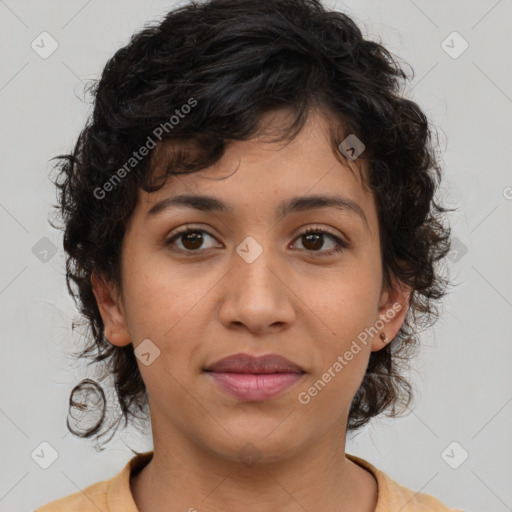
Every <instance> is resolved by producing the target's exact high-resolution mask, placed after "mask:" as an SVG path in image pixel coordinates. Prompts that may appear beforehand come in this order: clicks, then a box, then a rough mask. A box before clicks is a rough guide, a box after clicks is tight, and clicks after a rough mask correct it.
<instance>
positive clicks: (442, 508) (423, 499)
mask: <svg viewBox="0 0 512 512" xmlns="http://www.w3.org/2000/svg"><path fill="white" fill-rule="evenodd" d="M346 456H347V458H348V459H349V460H351V461H352V462H355V463H356V464H359V465H360V466H361V467H363V468H365V469H366V470H368V471H370V473H372V474H373V476H374V477H375V479H376V480H377V485H378V498H377V507H376V509H375V512H393V511H395V510H400V511H401V512H464V511H463V510H460V509H454V508H450V507H448V506H447V505H445V504H443V503H442V502H441V501H439V500H438V499H437V498H435V497H434V496H431V495H430V494H426V493H420V492H416V491H413V490H412V489H409V488H407V487H404V486H403V485H400V484H399V483H397V482H395V481H394V480H393V479H392V478H390V477H389V476H388V475H387V474H386V473H384V472H383V471H380V470H379V469H377V468H376V467H375V466H373V465H372V464H370V463H369V462H368V461H366V460H364V459H361V458H359V457H356V456H355V455H349V454H348V453H347V454H346Z"/></svg>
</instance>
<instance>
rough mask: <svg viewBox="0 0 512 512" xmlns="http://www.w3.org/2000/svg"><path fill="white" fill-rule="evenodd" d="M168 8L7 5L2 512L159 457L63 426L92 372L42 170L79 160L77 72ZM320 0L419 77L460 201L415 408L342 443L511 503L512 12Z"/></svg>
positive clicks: (494, 506)
mask: <svg viewBox="0 0 512 512" xmlns="http://www.w3.org/2000/svg"><path fill="white" fill-rule="evenodd" d="M174 5H176V4H175V3H174V2H172V1H170V0H167V1H165V0H161V1H156V0H151V1H135V0H108V1H101V2H100V1H99V0H89V1H86V0H67V1H63V0H62V1H60V2H59V1H50V0H45V1H41V0H37V1H36V0H30V1H29V0H17V1H16V0H5V1H3V0H2V1H0V42H1V46H0V48H1V65H0V107H1V117H0V130H1V136H0V141H1V146H0V147H1V156H0V180H1V187H0V229H1V248H2V250H1V255H0V258H1V260H0V312H1V342H2V345H1V347H2V357H0V375H1V382H2V386H1V402H0V432H1V437H0V450H1V455H0V460H1V461H2V463H1V465H0V510H1V511H4V512H7V511H9V512H18V511H30V510H33V509H34V508H36V507H37V506H40V505H42V504H44V503H47V502H49V501H51V500H54V499H56V498H59V497H63V496H66V495H68V494H71V493H74V492H77V491H78V490H79V489H83V488H84V487H86V486H88V485H90V484H92V483H95V482H98V481H100V480H103V479H107V478H110V477H112V476H114V475H115V474H117V473H118V472H119V471H120V470H121V469H122V467H123V466H124V464H125V463H126V462H127V461H128V460H129V459H130V458H131V456H132V453H131V452H130V451H129V449H128V447H127V446H131V447H133V448H134V449H137V450H145V449H150V448H151V447H152V444H151V438H150V433H148V435H147V436H145V437H142V436H140V435H138V434H137V433H136V431H134V430H133V429H132V428H130V429H127V430H126V431H125V432H122V433H120V434H119V435H118V436H117V437H116V438H115V439H114V440H113V441H112V442H111V443H110V445H109V448H108V449H107V450H105V451H103V452H97V451H96V450H95V447H94V443H92V442H90V441H84V440H81V439H77V438H74V437H73V436H72V435H71V434H69V433H67V429H66V423H65V422H66V417H67V404H68V397H69V392H70V390H71V389H72V387H73V386H74V385H75V384H77V383H78V381H79V380H80V379H81V378H83V377H85V376H88V375H91V373H90V369H87V368H85V367H84V365H83V363H81V362H75V361H73V360H72V359H70V358H69V357H68V356H67V355H66V351H69V350H70V349H72V348H73V347H78V346H79V345H78V344H79V343H80V338H79V335H78V334H77V333H76V332H75V333H74V334H73V335H72V332H71V321H72V319H73V318H74V316H75V313H76V310H75V306H74V304H73V302H72V300H71V299H70V297H69V296H68V293H67V290H66V286H65V280H64V254H63V250H62V238H61V232H59V231H56V230H54V229H53V228H51V226H50V225H49V224H48V218H49V215H50V214H51V213H52V208H51V204H52V203H53V202H54V201H55V192H54V190H53V188H52V185H51V183H50V181H49V179H48V173H49V171H50V169H51V164H50V163H49V160H50V158H52V157H54V156H56V155H58V154H61V153H66V152H69V151H70V150H71V147H72V144H73V142H74V141H75V138H76V136H77V135H78V133H79V132H80V130H81V129H82V127H83V125H84V122H85V120H86V117H87V115H88V114H89V112H90V105H89V104H88V103H85V102H84V101H83V98H84V94H83V88H84V85H85V84H86V83H87V79H91V78H98V76H99V74H100V72H101V70H102V68H103V66H104V64H105V62H106V61H107V59H108V58H109V57H111V56H112V55H113V53H114V52H115V51H116V50H117V49H118V48H119V47H121V46H124V45H125V44H126V43H127V42H128V40H129V37H130V36H131V34H132V33H133V32H134V31H136V30H137V29H140V28H142V26H143V25H144V24H145V23H146V22H151V21H153V20H155V19H157V18H159V17H161V16H162V15H163V14H164V13H165V12H166V11H167V10H169V9H170V8H172V7H173V6H174ZM327 5H331V6H336V8H337V9H338V10H344V11H345V12H347V13H348V14H349V15H351V16H353V17H354V19H355V20H356V21H357V22H358V23H359V25H360V27H361V29H362V30H363V32H364V33H365V35H366V36H367V37H369V38H371V39H374V40H381V41H382V43H383V44H384V45H385V46H386V47H387V48H388V49H389V50H390V51H392V52H393V53H394V54H396V55H398V56H400V57H401V58H402V59H404V60H405V62H407V63H409V64H410V65H411V66H412V68H413V69H414V72H415V76H414V79H413V80H412V82H411V83H410V84H409V86H408V92H407V94H408V97H410V98H412V99H414V100H415V101H416V102H417V103H419V105H420V106H421V107H422V108H423V110H424V111H425V113H426V114H427V116H428V117H429V118H430V119H431V121H432V122H433V123H434V124H435V125H436V126H437V127H438V130H439V133H440V136H441V144H442V146H443V151H444V154H443V156H444V166H445V176H444V182H443V189H442V193H443V201H444V204H446V205H448V206H450V207H456V208H457V209H458V210H457V212H454V213H452V214H451V215H450V216H449V219H450V224H451V226H452V228H453V236H454V246H453V247H454V251H453V253H451V255H450V261H449V266H450V270H451V276H452V282H453V283H454V284H455V286H454V287H453V288H452V291H451V293H450V294H449V296H448V297H447V298H446V299H445V301H444V306H443V309H442V316H441V319H440V320H439V321H438V323H437V324H436V325H435V327H434V328H432V329H430V330H428V331H426V332H424V333H423V335H422V341H423V348H422V349H421V352H420V354H419V356H418V359H417V360H416V361H415V363H414V368H415V372H414V374H413V375H412V376H411V377H412V378H413V382H414V385H415V388H416V389H417V390H418V393H417V395H416V400H415V403H414V405H413V406H411V408H410V410H409V412H408V414H407V416H405V417H403V418H400V419H397V420H389V419H378V420H375V421H373V422H372V423H371V425H369V426H368V427H367V428H366V429H364V430H363V431H362V432H361V433H360V434H359V435H357V436H355V437H354V438H353V439H349V440H348V445H347V452H349V453H353V454H356V455H358V456H360V457H363V458H366V459H367V460H369V461H370V462H371V463H372V464H374V465H375V466H377V467H378V468H379V469H381V470H383V471H385V472H387V473H388V475H389V476H391V477H392V478H393V479H395V480H396V481H398V482H399V483H401V484H402V485H405V486H407V487H410V488H412V489H414V490H417V491H421V492H425V493H428V494H432V495H434V496H437V497H438V498H439V499H440V500H441V501H443V502H445V503H446V504H447V505H449V506H452V507H457V508H461V509H465V510H467V511H468V512H490V511H491V510H492V511H493V512H506V511H510V510H512V485H511V484H512V465H511V464H510V460H512V441H511V436H510V432H511V420H512V386H511V384H512V382H511V380H512V379H511V372H510V367H511V363H512V338H511V335H510V320H511V312H512V279H511V269H512V266H511V264H510V262H511V255H512V236H511V234H512V215H511V213H512V173H511V164H512V158H511V146H512V127H511V122H510V121H511V113H512V69H511V65H510V62H512V59H511V57H512V55H511V53H512V52H511V50H512V41H511V34H512V23H511V22H512V2H511V1H510V0H500V1H496V0H489V1H487V0H482V1H467V0H465V1H462V0H456V1H455V0H451V1H450V2H446V1H445V0H436V1H429V2H427V1H425V0H414V1H413V0H408V1H407V0H393V1H389V0H388V1H386V2H382V1H378V0H371V1H370V0H365V1H355V0H353V1H347V2H341V1H339V2H337V3H336V4H335V3H334V2H331V3H329V4H327ZM42 32H47V33H48V34H49V35H50V36H51V38H52V39H53V40H55V41H56V44H58V47H57V49H56V50H55V51H54V52H53V53H52V54H51V55H50V56H48V57H47V58H43V57H42V56H41V55H40V53H38V52H36V51H35V50H34V49H33V47H32V46H31V44H32V42H33V41H34V40H36V42H37V41H38V39H37V38H38V37H39V38H40V37H45V38H47V39H46V40H45V41H46V43H45V45H44V46H45V48H46V51H49V50H50V49H51V44H55V43H52V41H51V39H49V38H48V36H47V35H45V36H40V34H41V33H42ZM454 32H456V34H454ZM466 45H467V48H466ZM40 46H42V45H41V44H40ZM464 48H465V50H464ZM41 50H42V49H40V51H41ZM462 50H464V51H463V52H462ZM461 52H462V53H461ZM406 70H407V71H408V68H406ZM52 249H53V250H52ZM45 251H46V252H45ZM41 443H49V445H51V447H53V450H55V452H56V454H57V459H56V460H55V462H54V463H53V464H52V465H51V466H50V467H48V468H47V469H44V468H42V467H40V465H39V464H37V463H36V462H35V460H34V458H35V457H33V453H34V451H35V450H36V451H37V450H38V449H39V450H40V449H41V446H43V447H47V445H46V444H45V445H41ZM466 457H467V458H466ZM465 458H466V459H465ZM464 459H465V460H464ZM463 460H464V461H463ZM461 461H463V462H462V463H461ZM452 466H458V467H457V468H456V469H455V468H454V467H452ZM397 512H398V511H397Z"/></svg>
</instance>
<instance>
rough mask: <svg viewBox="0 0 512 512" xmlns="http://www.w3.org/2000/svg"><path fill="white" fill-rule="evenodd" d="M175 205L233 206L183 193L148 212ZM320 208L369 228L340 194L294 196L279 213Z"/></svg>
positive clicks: (221, 210) (203, 209)
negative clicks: (354, 217)
mask: <svg viewBox="0 0 512 512" xmlns="http://www.w3.org/2000/svg"><path fill="white" fill-rule="evenodd" d="M173 206H178V207H180V206H184V207H187V208H192V209H194V210H199V211H201V212H206V213H212V212H218V213H226V214H232V213H233V208H232V207H231V206H230V205H228V204H226V203H224V202H222V201H221V200H219V199H216V198H215V197H210V196H203V195H197V194H190V195H188V194H183V195H178V196H173V197H166V198H165V199H162V200H161V201H158V202H157V203H155V204H154V205H153V206H152V207H151V208H150V209H149V211H148V212H147V215H148V216H149V217H154V216H156V215H158V214H160V213H162V212H163V211H165V210H167V209H169V208H172V207H173ZM320 208H336V209H338V210H343V211H346V212H350V213H353V214H356V215H358V216H359V217H360V218H361V219H362V220H363V221H364V223H365V224H366V226H367V227H368V228H369V224H368V219H367V218H366V215H365V213H364V210H363V209H362V208H361V206H359V204H357V203H356V202H355V201H353V200H352V199H349V198H347V197H343V196H338V195H326V194H318V195H309V196H299V197H293V198H291V199H289V200H286V201H283V202H282V203H280V204H279V206H278V208H277V214H278V216H280V217H284V216H286V215H288V214H289V213H293V212H303V211H307V210H316V209H320Z"/></svg>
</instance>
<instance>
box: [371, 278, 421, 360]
mask: <svg viewBox="0 0 512 512" xmlns="http://www.w3.org/2000/svg"><path fill="white" fill-rule="evenodd" d="M392 281H393V288H392V289H391V290H385V291H383V292H382V295H381V302H380V304H379V313H378V316H377V319H376V322H375V327H376V329H378V331H379V333H378V335H377V336H374V338H373V341H372V352H375V351H377V350H381V349H382V348H384V347H385V346H386V345H388V344H389V343H392V341H393V338H394V337H395V336H396V335H397V333H398V331H399V330H400V327H401V326H402V324H403V323H404V321H405V317H406V316H407V312H408V310H409V299H410V295H411V287H410V286H407V285H405V284H404V283H403V282H402V281H399V280H398V279H396V278H394V279H393V280H392Z"/></svg>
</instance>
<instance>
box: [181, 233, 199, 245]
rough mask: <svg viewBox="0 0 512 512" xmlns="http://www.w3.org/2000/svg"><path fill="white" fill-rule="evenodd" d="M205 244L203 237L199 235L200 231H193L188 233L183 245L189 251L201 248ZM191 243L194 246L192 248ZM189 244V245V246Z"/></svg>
mask: <svg viewBox="0 0 512 512" xmlns="http://www.w3.org/2000/svg"><path fill="white" fill-rule="evenodd" d="M202 242H203V236H202V235H201V234H200V233H199V231H193V232H191V233H187V234H186V235H185V240H184V241H183V245H184V246H185V247H186V248H187V249H198V248H199V247H201V244H202ZM190 243H191V244H192V246H190ZM187 244H189V245H187Z"/></svg>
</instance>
